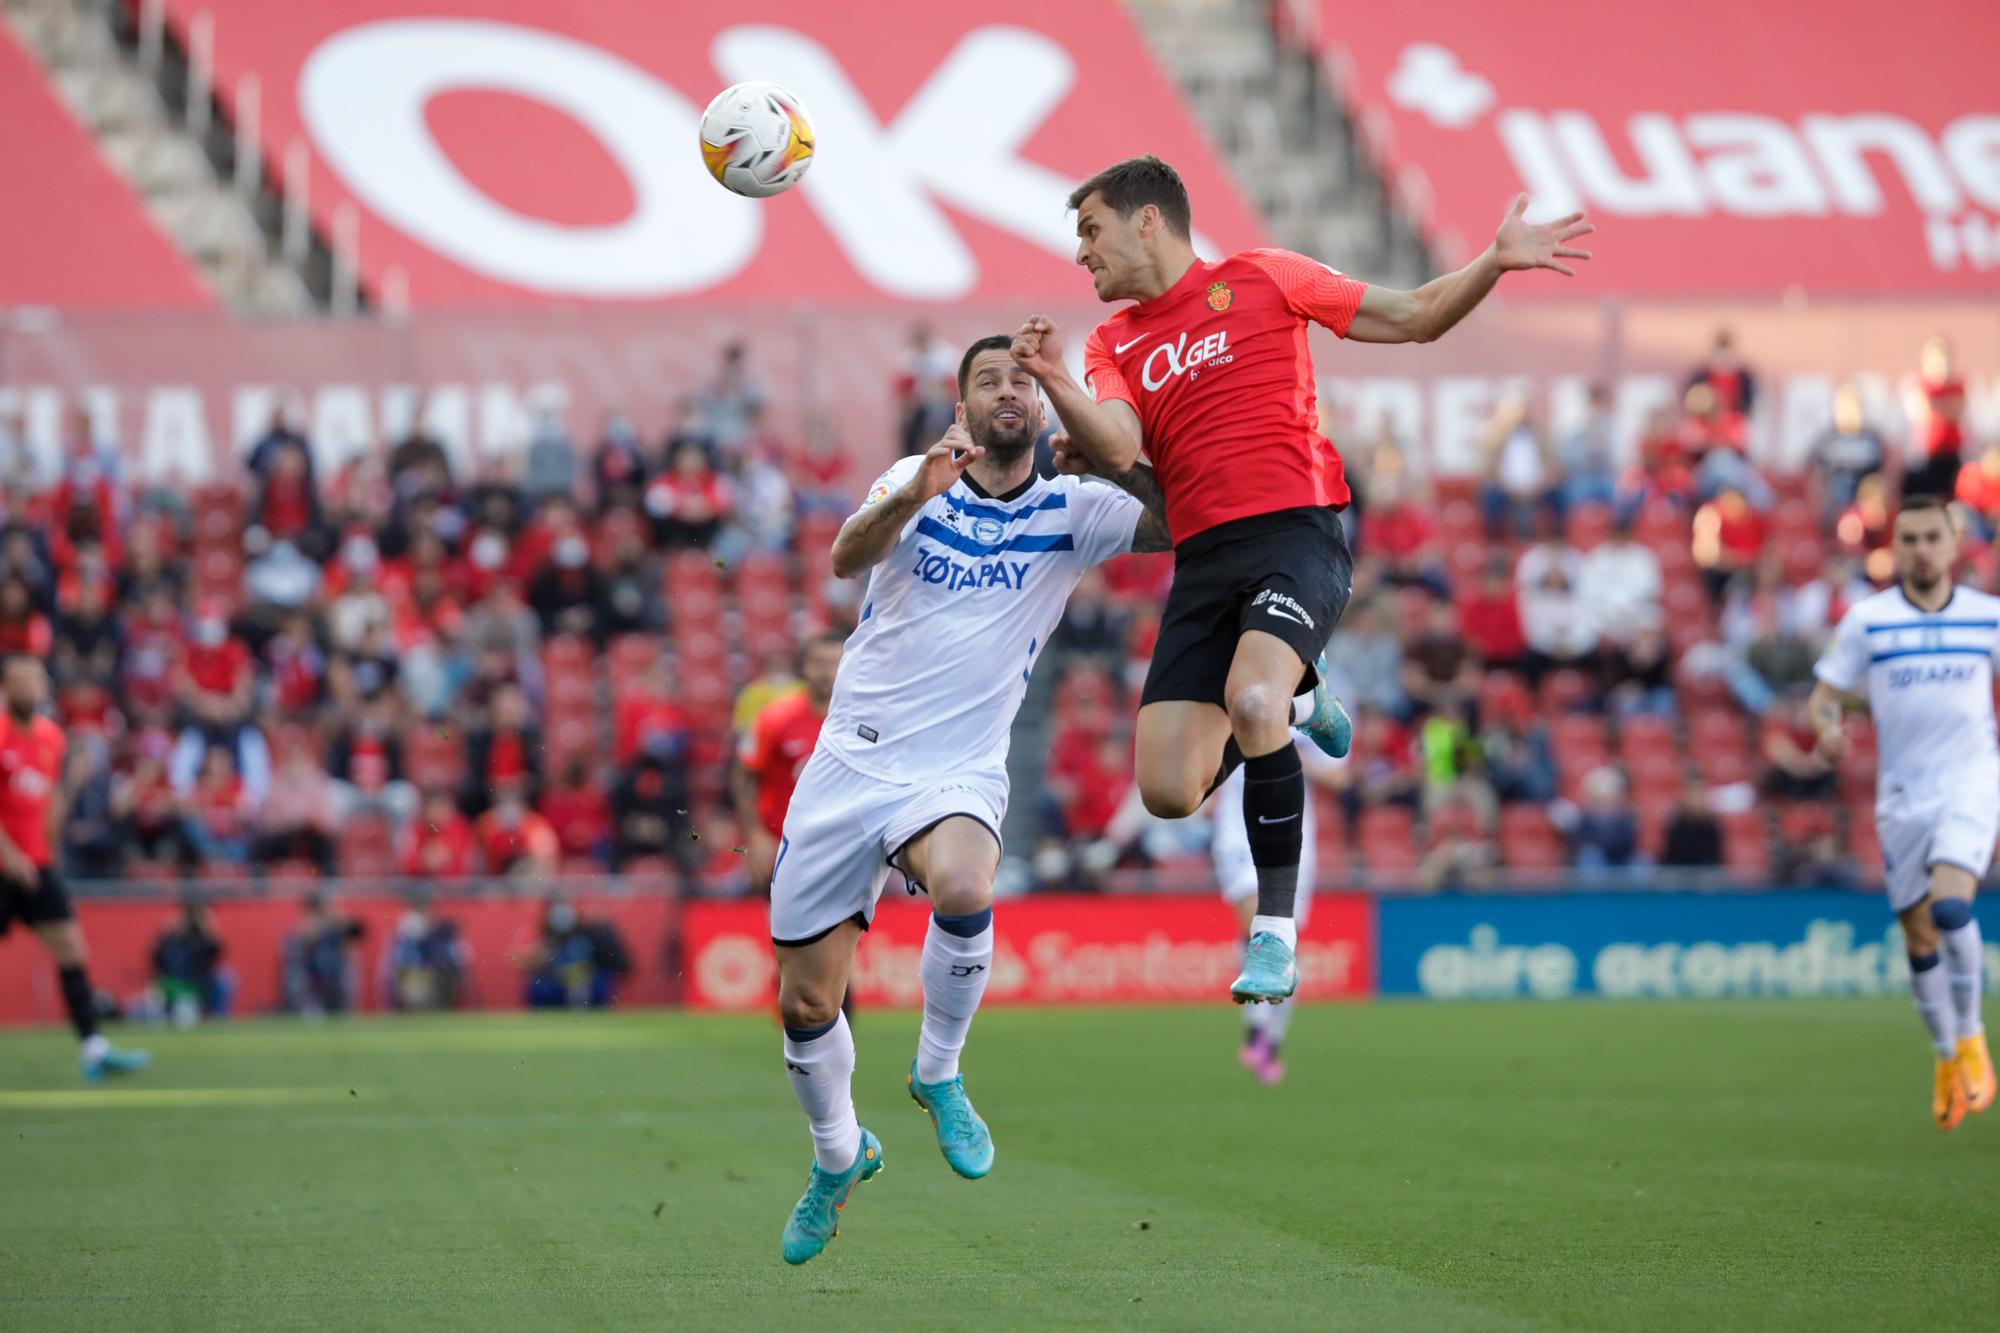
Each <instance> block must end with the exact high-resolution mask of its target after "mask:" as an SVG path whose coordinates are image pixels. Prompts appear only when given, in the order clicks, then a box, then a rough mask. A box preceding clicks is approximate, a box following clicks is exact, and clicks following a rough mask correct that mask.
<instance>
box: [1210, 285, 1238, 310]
mask: <svg viewBox="0 0 2000 1333" xmlns="http://www.w3.org/2000/svg"><path fill="white" fill-rule="evenodd" d="M1235 299H1236V293H1234V292H1232V291H1230V290H1229V284H1228V283H1226V282H1211V283H1209V284H1208V308H1209V309H1210V310H1213V311H1215V312H1216V313H1217V314H1220V313H1222V312H1223V311H1225V310H1227V309H1229V303H1230V302H1231V301H1234V300H1235Z"/></svg>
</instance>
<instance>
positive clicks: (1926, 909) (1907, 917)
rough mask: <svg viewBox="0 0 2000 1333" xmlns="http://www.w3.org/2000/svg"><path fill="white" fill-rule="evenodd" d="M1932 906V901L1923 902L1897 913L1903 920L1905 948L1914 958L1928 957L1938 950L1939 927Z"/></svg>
mask: <svg viewBox="0 0 2000 1333" xmlns="http://www.w3.org/2000/svg"><path fill="white" fill-rule="evenodd" d="M1930 908H1931V903H1930V902H1923V903H1919V904H1917V905H1916V906H1915V907H1912V908H1910V909H1909V910H1908V911H1905V912H1900V913H1898V914H1897V915H1898V916H1899V917H1900V918H1901V920H1902V922H1903V948H1904V949H1906V950H1908V951H1909V955H1910V957H1912V958H1928V957H1930V956H1931V955H1932V954H1934V953H1936V952H1937V951H1938V928H1937V923H1936V922H1934V921H1933V920H1932V919H1931V913H1930Z"/></svg>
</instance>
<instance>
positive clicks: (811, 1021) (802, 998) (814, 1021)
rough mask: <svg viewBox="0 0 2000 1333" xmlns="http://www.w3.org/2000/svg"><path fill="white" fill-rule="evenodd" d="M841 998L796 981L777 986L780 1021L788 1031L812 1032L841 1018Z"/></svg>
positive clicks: (784, 981)
mask: <svg viewBox="0 0 2000 1333" xmlns="http://www.w3.org/2000/svg"><path fill="white" fill-rule="evenodd" d="M840 998H841V997H840V996H838V995H834V994H833V993H831V992H830V991H829V990H827V989H826V988H825V987H820V986H814V985H811V984H809V983H804V982H801V981H797V980H792V981H786V980H783V979H781V980H780V981H779V983H778V1018H779V1020H780V1021H781V1022H783V1023H784V1025H785V1026H786V1027H787V1028H791V1029H794V1030H796V1031H808V1032H809V1031H811V1030H812V1029H814V1028H823V1027H825V1026H826V1025H827V1024H829V1023H831V1022H833V1020H834V1019H836V1018H838V1017H839V1016H840Z"/></svg>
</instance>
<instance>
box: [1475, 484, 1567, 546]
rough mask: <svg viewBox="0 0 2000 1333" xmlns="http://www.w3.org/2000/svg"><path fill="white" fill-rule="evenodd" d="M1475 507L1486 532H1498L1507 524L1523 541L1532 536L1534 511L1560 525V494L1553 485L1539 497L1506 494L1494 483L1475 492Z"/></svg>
mask: <svg viewBox="0 0 2000 1333" xmlns="http://www.w3.org/2000/svg"><path fill="white" fill-rule="evenodd" d="M1479 509H1480V516H1481V517H1482V518H1483V519H1485V521H1486V531H1487V532H1489V533H1494V534H1498V533H1500V532H1501V531H1503V530H1505V529H1507V528H1509V527H1511V528H1512V529H1513V533H1514V535H1515V536H1516V537H1520V538H1522V539H1524V540H1525V539H1527V538H1531V537H1533V536H1534V535H1535V519H1536V516H1537V515H1538V514H1545V515H1547V516H1548V521H1549V522H1550V523H1551V524H1553V525H1554V526H1556V527H1558V528H1560V527H1561V526H1562V521H1563V493H1562V491H1561V489H1560V488H1555V489H1551V490H1547V491H1544V492H1542V494H1540V495H1539V496H1525V495H1509V494H1508V493H1507V492H1505V491H1503V490H1501V489H1500V488H1499V487H1498V486H1485V487H1482V488H1481V489H1480V492H1479Z"/></svg>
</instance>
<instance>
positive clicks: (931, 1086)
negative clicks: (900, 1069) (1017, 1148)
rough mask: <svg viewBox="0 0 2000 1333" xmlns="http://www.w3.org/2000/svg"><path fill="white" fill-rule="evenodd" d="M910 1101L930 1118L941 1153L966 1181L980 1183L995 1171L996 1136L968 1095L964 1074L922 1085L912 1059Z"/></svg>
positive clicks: (915, 1064)
mask: <svg viewBox="0 0 2000 1333" xmlns="http://www.w3.org/2000/svg"><path fill="white" fill-rule="evenodd" d="M910 1100H911V1101H913V1102H915V1103H916V1104H917V1105H918V1106H920V1107H922V1108H923V1110H924V1112H925V1113H926V1114H928V1115H929V1116H930V1118H931V1125H932V1126H933V1127H934V1128H935V1129H936V1130H937V1139H938V1150H939V1151H940V1152H942V1153H943V1154H944V1160H945V1161H946V1162H949V1163H950V1164H951V1169H952V1170H954V1171H956V1172H958V1174H960V1175H961V1176H964V1177H965V1178H966V1179H967V1180H978V1179H979V1178H980V1177H981V1176H983V1175H985V1174H986V1173H987V1172H988V1171H991V1170H992V1169H993V1133H992V1131H991V1130H989V1129H987V1128H986V1122H985V1121H984V1120H981V1119H980V1118H979V1112H977V1111H975V1110H973V1109H972V1100H971V1099H970V1098H968V1097H967V1096H966V1095H965V1075H963V1074H953V1075H952V1076H951V1077H950V1078H948V1079H945V1080H943V1081H942V1082H939V1083H920V1082H918V1081H917V1062H916V1061H914V1060H912V1061H910Z"/></svg>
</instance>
